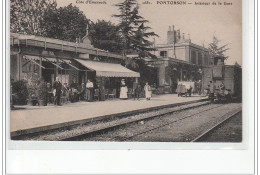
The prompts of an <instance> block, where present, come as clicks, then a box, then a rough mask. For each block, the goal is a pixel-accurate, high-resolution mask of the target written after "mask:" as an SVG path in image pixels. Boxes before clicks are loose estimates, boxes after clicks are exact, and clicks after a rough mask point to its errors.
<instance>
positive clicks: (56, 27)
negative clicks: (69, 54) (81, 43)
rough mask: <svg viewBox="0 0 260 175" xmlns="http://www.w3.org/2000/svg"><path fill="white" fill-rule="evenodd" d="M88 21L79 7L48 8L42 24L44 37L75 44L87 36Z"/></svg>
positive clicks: (70, 5)
mask: <svg viewBox="0 0 260 175" xmlns="http://www.w3.org/2000/svg"><path fill="white" fill-rule="evenodd" d="M88 21H89V20H88V19H87V18H86V16H85V15H84V14H83V12H82V11H80V10H79V8H78V7H76V6H72V4H69V5H68V6H65V7H60V8H59V9H52V8H48V9H47V10H46V11H45V13H44V15H43V20H42V21H41V23H40V27H41V28H42V29H43V30H44V36H45V37H50V38H56V39H60V40H66V41H71V42H75V41H76V38H78V37H80V38H82V37H83V36H84V35H85V34H86V27H87V24H88Z"/></svg>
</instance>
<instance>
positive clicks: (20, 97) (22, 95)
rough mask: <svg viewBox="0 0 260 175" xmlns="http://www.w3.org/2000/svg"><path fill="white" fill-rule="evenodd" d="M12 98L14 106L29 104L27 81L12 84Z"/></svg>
mask: <svg viewBox="0 0 260 175" xmlns="http://www.w3.org/2000/svg"><path fill="white" fill-rule="evenodd" d="M12 98H13V99H12V100H13V104H17V105H25V104H26V103H27V101H26V100H27V98H28V90H27V86H26V82H25V81H23V80H21V81H16V82H14V83H13V84H12Z"/></svg>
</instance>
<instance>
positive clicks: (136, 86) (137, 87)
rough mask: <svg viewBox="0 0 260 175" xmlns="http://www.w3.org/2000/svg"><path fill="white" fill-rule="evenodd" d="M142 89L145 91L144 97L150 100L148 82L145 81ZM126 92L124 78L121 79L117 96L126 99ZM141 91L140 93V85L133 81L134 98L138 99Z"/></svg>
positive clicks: (150, 94)
mask: <svg viewBox="0 0 260 175" xmlns="http://www.w3.org/2000/svg"><path fill="white" fill-rule="evenodd" d="M144 91H145V98H146V99H147V100H151V97H152V89H151V86H150V85H149V84H148V82H146V84H145V86H144ZM127 92H128V88H127V86H126V83H125V79H122V80H121V87H120V96H119V98H120V99H122V100H124V99H127V98H128V96H127ZM141 93H142V87H141V85H140V84H139V83H137V82H134V83H133V92H132V94H133V95H134V99H137V100H139V98H140V97H141Z"/></svg>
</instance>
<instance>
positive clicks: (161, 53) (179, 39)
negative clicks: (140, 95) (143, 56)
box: [147, 26, 213, 91]
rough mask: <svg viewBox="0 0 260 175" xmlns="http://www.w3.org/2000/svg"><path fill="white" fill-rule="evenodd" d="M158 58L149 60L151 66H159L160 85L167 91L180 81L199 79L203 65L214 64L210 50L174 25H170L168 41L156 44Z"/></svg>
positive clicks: (154, 52)
mask: <svg viewBox="0 0 260 175" xmlns="http://www.w3.org/2000/svg"><path fill="white" fill-rule="evenodd" d="M154 47H155V51H152V52H151V53H153V54H154V55H156V56H157V59H156V60H154V59H153V60H152V59H150V60H147V61H148V62H149V64H150V65H151V66H154V67H156V68H158V80H159V82H158V85H159V87H163V88H164V90H165V91H167V89H169V88H170V87H171V88H172V87H173V89H174V88H176V86H177V83H178V81H198V80H199V79H201V73H202V72H201V70H202V68H203V67H205V66H208V65H211V64H213V61H212V60H211V59H210V58H209V52H208V50H207V49H206V48H205V47H203V46H200V45H197V44H194V43H193V42H192V41H191V39H190V37H189V36H188V37H185V34H184V33H183V34H181V32H180V30H175V29H174V26H172V27H169V31H168V32H167V43H165V44H155V46H154Z"/></svg>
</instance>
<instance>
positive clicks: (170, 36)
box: [167, 26, 175, 44]
mask: <svg viewBox="0 0 260 175" xmlns="http://www.w3.org/2000/svg"><path fill="white" fill-rule="evenodd" d="M174 42H175V34H174V26H172V30H171V26H169V31H168V32H167V44H173V43H174Z"/></svg>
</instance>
